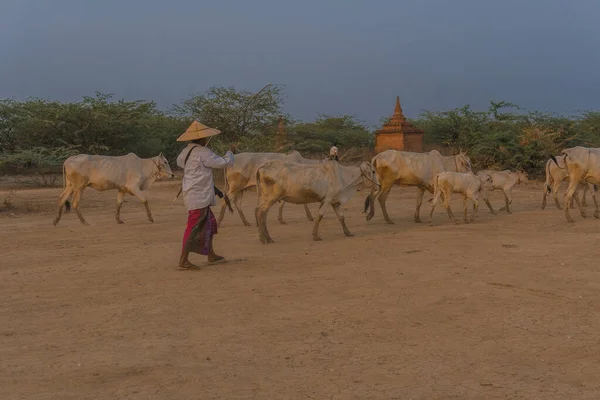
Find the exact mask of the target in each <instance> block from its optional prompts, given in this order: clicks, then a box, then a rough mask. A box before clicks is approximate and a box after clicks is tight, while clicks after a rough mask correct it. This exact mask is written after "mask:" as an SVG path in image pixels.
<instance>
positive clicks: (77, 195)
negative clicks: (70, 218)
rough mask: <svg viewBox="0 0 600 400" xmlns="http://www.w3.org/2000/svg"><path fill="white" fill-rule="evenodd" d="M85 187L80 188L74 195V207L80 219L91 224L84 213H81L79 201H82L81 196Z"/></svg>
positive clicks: (83, 222)
mask: <svg viewBox="0 0 600 400" xmlns="http://www.w3.org/2000/svg"><path fill="white" fill-rule="evenodd" d="M84 189H85V188H84V187H83V188H81V189H78V190H77V191H76V192H75V194H74V195H73V208H74V209H75V212H76V213H77V216H78V217H79V220H80V221H81V223H82V224H84V225H89V224H88V223H87V222H86V220H85V219H83V215H81V211H80V210H79V202H80V201H81V196H82V195H83V191H84Z"/></svg>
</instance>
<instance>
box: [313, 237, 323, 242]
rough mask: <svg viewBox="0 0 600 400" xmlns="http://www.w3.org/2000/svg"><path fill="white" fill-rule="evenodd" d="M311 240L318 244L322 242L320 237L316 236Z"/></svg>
mask: <svg viewBox="0 0 600 400" xmlns="http://www.w3.org/2000/svg"><path fill="white" fill-rule="evenodd" d="M313 240H314V241H315V242H320V241H322V240H323V239H321V238H320V237H318V236H313Z"/></svg>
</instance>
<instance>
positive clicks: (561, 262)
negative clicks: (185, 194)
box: [0, 182, 600, 400]
mask: <svg viewBox="0 0 600 400" xmlns="http://www.w3.org/2000/svg"><path fill="white" fill-rule="evenodd" d="M176 192H177V183H176V182H168V183H167V182H165V183H158V184H156V186H155V187H153V188H152V189H151V190H150V191H149V192H148V196H149V199H150V206H151V208H152V211H153V213H154V217H155V220H156V223H154V224H150V223H149V222H147V220H146V216H145V212H144V211H143V206H142V205H141V204H139V203H138V202H137V201H136V200H135V199H133V198H128V199H127V202H126V203H125V204H124V206H123V211H122V217H123V219H124V221H125V224H124V225H117V224H116V223H115V221H114V204H115V193H110V192H107V193H102V194H99V193H98V192H95V191H94V190H92V189H89V190H88V191H86V193H85V195H84V199H83V204H82V211H83V213H84V216H85V217H86V218H87V220H88V222H90V224H91V226H89V227H86V226H83V225H81V224H80V223H79V221H78V220H77V218H76V216H75V215H74V214H73V213H71V214H66V215H65V216H63V220H62V221H61V222H60V224H59V225H58V226H57V227H54V226H52V223H51V222H52V219H53V217H54V204H55V201H56V198H57V197H58V194H59V193H60V190H58V189H49V190H28V191H20V192H18V193H17V200H19V199H20V201H27V203H28V204H29V207H30V208H31V209H33V210H37V212H35V213H27V214H24V215H22V216H20V217H19V216H18V215H17V217H10V216H9V215H8V213H1V214H0V243H1V250H2V251H1V256H0V257H1V258H0V293H1V294H2V305H1V307H0V399H28V400H33V399H78V400H79V399H319V400H320V399H403V400H404V399H561V400H564V399H598V398H600V379H599V377H600V350H599V344H600V335H599V334H598V332H599V330H600V266H599V265H598V261H597V260H598V255H599V249H600V246H599V244H600V235H599V234H598V232H600V221H599V220H595V219H593V218H588V219H586V220H583V219H582V218H581V217H579V216H578V213H577V220H576V223H574V224H568V223H566V221H565V219H564V216H563V213H562V211H558V210H556V209H555V208H554V206H553V205H550V207H549V208H548V209H546V210H544V211H542V210H540V208H539V203H540V201H541V199H540V197H541V196H540V185H539V184H534V183H530V184H528V185H526V186H525V187H521V188H517V189H516V190H515V195H514V206H513V209H514V213H513V214H512V215H506V214H502V215H498V216H493V215H491V214H490V213H489V212H488V211H487V208H485V205H482V208H481V210H480V217H479V218H478V220H477V221H476V222H475V223H474V224H469V225H462V224H461V225H457V226H455V225H454V224H452V223H451V222H450V221H449V220H448V219H447V217H446V215H445V212H444V210H443V208H442V207H439V208H438V210H437V211H436V214H435V222H436V224H437V225H436V226H434V227H428V226H427V225H426V224H421V225H417V224H415V223H413V222H412V209H413V206H414V197H415V190H414V189H412V188H394V189H393V190H392V194H391V196H390V197H389V200H388V204H389V211H390V215H391V216H392V218H393V219H394V220H395V222H396V224H395V225H387V224H385V223H384V222H383V219H382V216H381V210H380V209H379V206H378V205H377V209H376V215H375V218H374V219H373V220H372V221H370V222H368V223H367V222H366V221H365V220H364V216H362V215H361V210H360V207H361V204H362V201H363V199H364V193H358V194H357V196H356V197H355V198H354V199H353V200H352V202H351V203H349V204H348V205H346V207H345V209H346V215H347V223H348V227H349V228H350V230H351V231H352V232H353V233H354V234H355V235H356V236H355V237H353V238H345V237H344V236H343V234H342V230H341V228H340V226H339V223H338V221H337V219H336V218H335V214H334V213H333V211H331V210H329V211H328V214H327V215H326V216H325V219H324V221H323V223H322V225H321V235H322V238H323V241H322V242H313V241H312V240H311V228H312V225H311V223H310V222H308V221H307V220H306V219H305V216H304V211H303V208H302V207H301V206H294V205H287V206H286V210H285V211H284V217H285V219H286V220H287V222H288V225H286V226H281V225H278V224H277V222H276V210H272V211H271V213H270V215H269V228H270V230H271V235H272V236H273V238H274V240H275V241H276V243H275V244H273V245H268V246H265V245H261V244H260V243H259V241H258V237H257V232H256V228H255V227H250V228H247V227H244V226H242V225H241V222H240V221H239V218H238V217H237V215H230V214H228V215H227V217H226V219H225V221H224V225H223V226H222V227H221V229H220V231H219V234H218V236H217V238H216V249H217V251H219V252H221V253H223V254H224V255H226V256H227V257H228V258H230V259H232V260H233V261H232V262H230V263H228V264H223V265H216V266H208V267H206V268H205V269H203V270H201V271H180V270H178V269H177V268H176V262H177V259H178V255H179V249H180V245H181V244H180V240H181V237H182V234H183V228H184V226H183V225H184V222H185V211H184V210H183V205H182V203H181V201H179V202H178V203H176V204H173V203H172V198H173V196H174V194H175V193H176ZM428 198H429V196H426V199H428ZM500 198H501V196H500V195H498V194H496V195H494V197H493V199H492V202H493V203H494V204H495V205H496V206H498V205H499V203H500ZM561 200H562V195H561ZM244 201H245V205H244V209H245V211H246V214H247V216H252V215H253V214H252V211H253V208H254V205H255V197H254V195H253V194H249V195H247V196H246V198H245V199H244ZM590 203H591V199H590ZM460 205H461V200H460V199H459V198H458V197H457V198H455V199H454V200H453V206H454V211H455V214H459V210H460ZM44 210H47V211H44ZM311 210H312V211H313V212H314V211H315V210H316V207H315V205H313V206H312V207H311ZM588 210H591V208H590V207H588ZM428 211H429V205H428V204H425V205H424V207H423V209H422V213H423V215H426V213H428ZM590 214H591V212H590ZM194 260H195V261H203V260H202V259H201V258H200V257H199V256H197V257H196V258H194Z"/></svg>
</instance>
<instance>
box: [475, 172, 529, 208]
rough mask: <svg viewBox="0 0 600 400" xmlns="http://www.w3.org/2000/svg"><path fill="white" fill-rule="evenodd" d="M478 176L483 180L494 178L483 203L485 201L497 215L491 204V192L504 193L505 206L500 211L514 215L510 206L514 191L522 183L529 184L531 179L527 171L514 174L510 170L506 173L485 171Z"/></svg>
mask: <svg viewBox="0 0 600 400" xmlns="http://www.w3.org/2000/svg"><path fill="white" fill-rule="evenodd" d="M477 176H479V177H481V178H485V177H487V176H489V177H491V178H492V185H491V186H490V187H488V188H486V189H485V190H484V191H483V201H485V204H487V206H488V207H489V209H490V212H491V213H492V214H496V211H494V209H493V208H492V204H491V203H490V199H489V194H490V192H491V191H494V190H501V191H502V194H504V202H505V205H504V207H502V208H501V209H500V210H499V211H504V210H506V212H507V213H509V214H512V211H510V208H509V206H510V204H511V203H512V190H513V188H514V187H515V185H518V184H520V183H521V182H527V180H528V179H529V177H528V176H527V173H526V172H525V171H515V172H513V171H511V170H508V169H507V170H504V171H493V170H490V169H484V170H481V171H479V172H477Z"/></svg>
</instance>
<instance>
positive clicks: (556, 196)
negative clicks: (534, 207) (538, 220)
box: [552, 182, 562, 210]
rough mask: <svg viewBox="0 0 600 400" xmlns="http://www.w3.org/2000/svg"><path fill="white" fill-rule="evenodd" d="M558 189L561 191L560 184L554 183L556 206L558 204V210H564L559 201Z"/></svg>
mask: <svg viewBox="0 0 600 400" xmlns="http://www.w3.org/2000/svg"><path fill="white" fill-rule="evenodd" d="M558 189H560V182H554V184H553V185H552V197H554V204H556V208H558V209H559V210H562V207H561V206H560V201H558Z"/></svg>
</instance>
